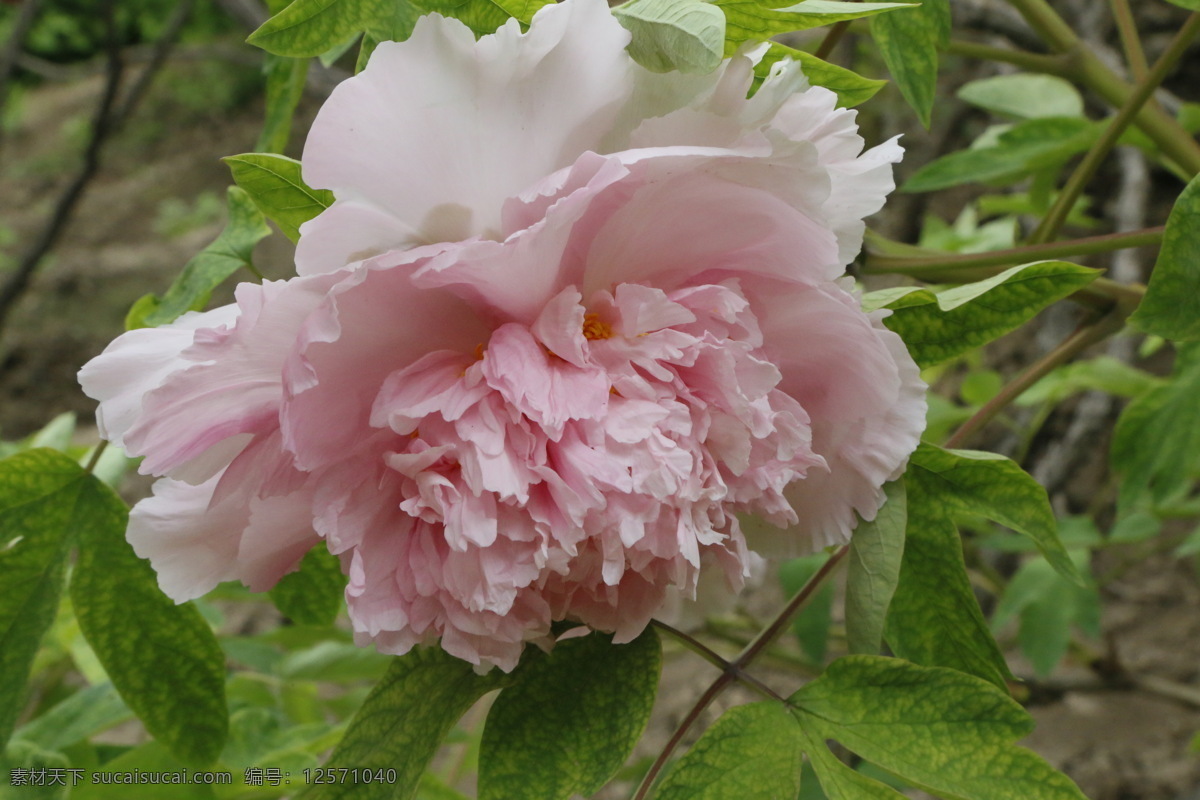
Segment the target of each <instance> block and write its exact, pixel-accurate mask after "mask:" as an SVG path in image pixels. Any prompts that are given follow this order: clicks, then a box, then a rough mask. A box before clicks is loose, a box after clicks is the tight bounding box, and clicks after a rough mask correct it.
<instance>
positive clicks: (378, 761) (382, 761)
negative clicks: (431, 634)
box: [299, 647, 512, 800]
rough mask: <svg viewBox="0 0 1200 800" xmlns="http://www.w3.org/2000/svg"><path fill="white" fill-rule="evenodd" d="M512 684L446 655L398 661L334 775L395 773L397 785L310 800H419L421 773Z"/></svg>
mask: <svg viewBox="0 0 1200 800" xmlns="http://www.w3.org/2000/svg"><path fill="white" fill-rule="evenodd" d="M511 681H512V676H510V675H505V674H504V673H502V672H500V671H499V670H495V669H494V670H492V671H491V672H489V673H488V674H486V675H476V674H475V671H474V669H472V667H471V665H470V664H469V663H467V662H466V661H463V660H462V659H459V658H455V657H454V656H452V655H449V654H448V653H446V652H445V651H444V650H442V649H441V648H440V647H439V648H429V649H420V650H413V651H412V652H410V653H409V654H408V655H406V656H402V657H400V658H397V659H395V660H394V661H393V662H392V666H391V668H390V669H389V670H388V672H387V674H386V675H384V676H383V680H381V681H380V682H379V683H378V684H376V686H375V688H374V689H372V690H371V694H370V695H369V696H368V697H367V699H366V702H364V703H363V705H362V708H360V709H359V711H358V713H357V714H356V715H355V716H354V719H353V720H352V721H351V723H350V727H349V729H348V730H347V731H346V735H345V736H344V737H342V741H341V742H340V743H339V744H338V746H337V748H336V749H335V750H334V751H333V755H332V756H330V758H329V762H328V764H327V766H328V767H330V768H338V767H358V768H360V769H394V770H396V773H397V776H398V777H397V781H396V783H395V784H388V783H370V784H362V783H359V784H354V783H342V784H312V785H310V786H309V787H308V788H307V789H306V790H305V791H304V792H302V793H301V794H300V795H299V797H300V798H303V800H333V798H348V799H352V800H384V799H385V798H387V799H388V800H390V798H393V797H411V796H412V794H413V793H414V792H415V791H416V789H417V785H418V783H419V782H420V780H421V773H422V772H424V771H425V767H426V765H428V764H429V761H430V759H432V758H433V755H434V753H435V752H436V751H437V748H438V745H439V744H440V743H441V741H442V739H444V738H445V736H446V734H447V733H449V732H450V729H451V728H452V727H453V726H454V723H455V722H457V721H458V718H459V717H461V716H462V715H463V713H465V712H466V710H467V709H468V708H470V707H471V706H472V705H473V704H474V703H475V701H476V700H478V699H479V698H480V697H482V696H483V695H484V694H486V693H487V692H490V691H492V690H493V689H499V688H501V687H503V686H505V685H507V684H508V683H510V682H511Z"/></svg>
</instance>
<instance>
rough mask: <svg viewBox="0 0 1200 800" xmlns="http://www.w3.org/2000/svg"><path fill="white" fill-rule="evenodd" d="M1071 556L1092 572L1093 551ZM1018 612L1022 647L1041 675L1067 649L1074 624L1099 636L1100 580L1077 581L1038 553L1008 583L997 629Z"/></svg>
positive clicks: (995, 622) (995, 617)
mask: <svg viewBox="0 0 1200 800" xmlns="http://www.w3.org/2000/svg"><path fill="white" fill-rule="evenodd" d="M1071 555H1072V558H1073V560H1074V562H1075V566H1076V567H1077V568H1078V570H1079V571H1080V572H1086V571H1087V570H1088V563H1087V562H1088V554H1087V551H1084V550H1076V551H1073V552H1072V553H1071ZM1014 617H1019V618H1020V623H1021V627H1020V631H1019V633H1018V641H1019V642H1020V645H1021V652H1022V653H1024V654H1025V657H1026V658H1028V659H1029V661H1030V663H1031V664H1033V668H1034V670H1035V671H1036V672H1037V673H1038V675H1042V676H1045V675H1049V674H1050V673H1051V672H1052V671H1053V670H1054V668H1055V666H1057V665H1058V662H1059V661H1061V660H1062V658H1063V656H1064V655H1066V653H1067V648H1068V646H1069V645H1070V642H1071V631H1072V628H1074V627H1078V628H1079V629H1080V630H1081V631H1083V632H1084V633H1085V634H1087V635H1088V636H1090V637H1092V638H1093V639H1095V638H1098V637H1099V636H1100V595H1099V593H1098V592H1097V590H1096V587H1095V585H1093V584H1091V583H1088V585H1086V586H1080V585H1078V584H1076V583H1072V582H1071V581H1068V580H1066V579H1065V578H1063V576H1062V575H1060V574H1058V573H1057V572H1055V571H1054V568H1053V567H1052V566H1050V564H1049V562H1047V561H1046V560H1045V559H1044V558H1038V557H1034V558H1031V559H1029V560H1028V561H1026V562H1025V563H1023V564H1022V565H1021V568H1020V569H1018V570H1017V572H1016V574H1015V575H1013V577H1012V579H1011V580H1010V581H1009V582H1008V584H1007V585H1006V586H1005V587H1004V592H1003V593H1002V594H1001V596H1000V600H999V602H998V603H997V604H996V610H995V612H993V614H992V629H993V630H995V631H997V632H999V631H1000V630H1001V629H1003V627H1004V626H1005V625H1006V624H1007V623H1008V622H1009V621H1011V620H1012V619H1013V618H1014Z"/></svg>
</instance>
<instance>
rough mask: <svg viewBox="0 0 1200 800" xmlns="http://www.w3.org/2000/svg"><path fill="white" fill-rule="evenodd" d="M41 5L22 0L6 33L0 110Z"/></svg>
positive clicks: (0, 73)
mask: <svg viewBox="0 0 1200 800" xmlns="http://www.w3.org/2000/svg"><path fill="white" fill-rule="evenodd" d="M41 5H42V0H24V2H23V3H21V8H20V10H19V11H18V12H17V19H16V22H14V23H13V29H12V32H11V33H9V35H8V41H6V42H5V43H4V49H3V50H0V112H2V111H3V110H4V106H5V104H6V103H7V102H8V85H9V81H10V80H11V79H12V74H13V68H14V67H16V65H17V59H18V58H19V57H20V55H21V49H22V48H23V47H24V46H25V37H26V36H28V35H29V31H30V29H31V28H33V22H34V20H36V19H37V13H38V10H39V8H40V7H41ZM3 134H4V131H3V129H2V128H0V137H2V136H3Z"/></svg>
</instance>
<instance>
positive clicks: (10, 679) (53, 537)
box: [0, 449, 86, 751]
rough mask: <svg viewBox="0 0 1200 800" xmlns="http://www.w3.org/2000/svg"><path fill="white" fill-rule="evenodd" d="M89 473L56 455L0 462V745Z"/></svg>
mask: <svg viewBox="0 0 1200 800" xmlns="http://www.w3.org/2000/svg"><path fill="white" fill-rule="evenodd" d="M85 475H86V473H85V472H84V471H83V469H82V468H81V467H80V466H79V465H78V464H76V463H75V462H74V461H73V460H72V459H71V458H69V457H68V456H66V455H64V454H62V453H59V452H57V451H54V450H47V449H37V450H27V451H25V452H22V453H18V454H16V455H14V456H10V457H9V458H6V459H4V460H3V461H0V575H2V576H3V579H2V580H0V746H2V745H3V744H4V742H6V741H8V737H9V735H10V734H11V733H12V730H13V725H14V724H15V723H16V720H17V717H18V715H19V714H20V713H21V708H22V706H23V704H24V701H25V682H26V681H27V680H28V678H29V670H30V667H31V666H32V664H33V658H34V656H35V655H36V654H37V650H38V645H39V643H40V642H41V640H42V634H44V633H45V632H46V630H47V629H48V628H49V627H50V624H51V623H52V622H54V615H55V612H56V611H57V609H58V602H59V597H60V595H61V594H62V586H63V574H64V571H65V567H66V559H67V552H68V550H69V548H70V545H71V539H72V537H73V535H74V531H75V527H76V525H77V524H78V518H79V511H78V508H79V506H80V503H81V501H80V495H81V487H82V484H83V477H84V476H85ZM0 751H2V747H0Z"/></svg>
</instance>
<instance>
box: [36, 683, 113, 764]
mask: <svg viewBox="0 0 1200 800" xmlns="http://www.w3.org/2000/svg"><path fill="white" fill-rule="evenodd" d="M131 716H133V712H131V711H130V710H129V707H128V706H127V705H125V701H124V700H122V699H121V695H120V694H118V693H117V690H116V688H115V687H114V686H113V685H112V684H111V683H101V684H97V685H96V686H89V687H87V688H86V689H80V690H79V691H78V692H75V693H74V694H72V695H70V696H68V697H67V698H66V699H65V700H63V701H62V702H60V703H58V704H56V705H55V706H54V707H53V708H51V709H50V710H49V711H47V712H46V713H44V714H42V715H41V716H39V717H37V718H36V719H33V720H31V721H30V722H28V723H27V724H25V725H23V726H21V727H20V728H19V729H18V730H17V732H16V733H15V734H13V737H14V739H18V740H20V741H23V742H28V743H30V744H33V745H36V746H38V747H40V748H43V749H45V750H48V751H55V750H58V751H61V750H65V749H66V748H68V747H70V746H71V745H73V744H75V743H77V742H80V741H82V740H84V739H86V738H87V737H89V736H92V735H94V734H96V733H99V732H100V731H103V730H106V729H108V728H110V727H112V726H113V725H116V724H117V723H118V722H124V721H125V720H127V719H129V718H130V717H131Z"/></svg>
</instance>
